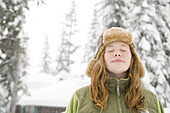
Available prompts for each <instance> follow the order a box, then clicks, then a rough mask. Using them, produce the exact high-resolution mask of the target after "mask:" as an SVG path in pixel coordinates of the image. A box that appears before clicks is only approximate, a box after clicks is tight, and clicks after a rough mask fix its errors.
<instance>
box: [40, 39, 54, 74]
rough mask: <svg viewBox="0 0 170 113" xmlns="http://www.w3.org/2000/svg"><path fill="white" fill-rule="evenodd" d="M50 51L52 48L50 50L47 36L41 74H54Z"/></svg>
mask: <svg viewBox="0 0 170 113" xmlns="http://www.w3.org/2000/svg"><path fill="white" fill-rule="evenodd" d="M49 49H50V48H49V42H48V36H46V38H45V42H44V50H43V57H42V65H41V66H42V69H41V72H43V73H46V74H53V69H52V67H51V57H50V52H49Z"/></svg>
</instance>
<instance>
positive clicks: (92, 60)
mask: <svg viewBox="0 0 170 113" xmlns="http://www.w3.org/2000/svg"><path fill="white" fill-rule="evenodd" d="M96 62H97V59H91V60H90V61H89V64H88V66H87V69H86V74H87V76H88V77H91V71H92V69H93V67H94V65H95V64H96Z"/></svg>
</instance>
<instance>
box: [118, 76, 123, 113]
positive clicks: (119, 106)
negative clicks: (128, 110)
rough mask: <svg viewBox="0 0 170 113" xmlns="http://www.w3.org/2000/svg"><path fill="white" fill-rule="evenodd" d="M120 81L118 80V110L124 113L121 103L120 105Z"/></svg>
mask: <svg viewBox="0 0 170 113" xmlns="http://www.w3.org/2000/svg"><path fill="white" fill-rule="evenodd" d="M119 83H120V80H118V79H117V101H118V110H119V113H122V109H121V103H120V85H119Z"/></svg>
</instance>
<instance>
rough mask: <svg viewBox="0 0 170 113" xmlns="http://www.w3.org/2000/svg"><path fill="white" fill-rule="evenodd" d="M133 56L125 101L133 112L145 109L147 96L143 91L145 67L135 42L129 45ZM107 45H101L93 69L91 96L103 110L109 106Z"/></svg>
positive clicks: (95, 103)
mask: <svg viewBox="0 0 170 113" xmlns="http://www.w3.org/2000/svg"><path fill="white" fill-rule="evenodd" d="M129 47H130V50H131V53H132V58H131V64H130V67H129V69H128V72H129V73H128V77H129V80H130V83H129V86H128V88H127V89H126V95H125V103H126V106H127V107H128V108H129V109H130V111H131V112H132V113H134V112H135V110H137V111H144V110H145V98H144V96H143V95H142V92H141V82H140V78H142V77H144V68H143V66H142V63H141V62H140V60H139V58H138V55H137V53H136V51H135V48H134V46H133V44H130V45H129ZM104 54H105V46H104V45H103V46H101V47H100V50H99V52H98V54H97V57H96V59H97V60H96V63H95V64H94V66H93V68H92V69H91V73H90V75H91V84H90V98H91V100H92V101H93V103H94V105H95V106H96V107H97V108H99V109H100V110H101V112H102V111H103V110H104V108H106V106H107V100H108V96H109V93H108V86H107V83H106V81H107V78H108V74H107V71H106V67H105V61H104Z"/></svg>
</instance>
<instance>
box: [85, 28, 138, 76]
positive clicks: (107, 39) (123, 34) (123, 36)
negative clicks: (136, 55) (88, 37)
mask: <svg viewBox="0 0 170 113" xmlns="http://www.w3.org/2000/svg"><path fill="white" fill-rule="evenodd" d="M116 41H122V42H125V43H127V44H128V45H131V44H132V45H133V39H132V34H131V33H130V32H129V31H127V30H125V29H123V28H120V27H112V28H110V29H108V30H106V31H105V32H104V33H103V34H102V35H101V36H100V37H99V39H98V42H97V53H96V55H95V57H94V58H93V59H91V60H90V62H89V64H88V67H87V69H86V74H87V75H88V76H89V77H91V74H90V73H91V70H92V69H93V67H94V65H95V64H96V62H98V60H99V57H100V56H101V53H102V51H104V50H105V47H106V46H107V45H108V44H110V43H111V42H116ZM133 47H134V46H133ZM134 49H135V48H134Z"/></svg>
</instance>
